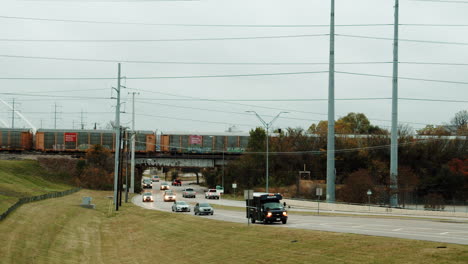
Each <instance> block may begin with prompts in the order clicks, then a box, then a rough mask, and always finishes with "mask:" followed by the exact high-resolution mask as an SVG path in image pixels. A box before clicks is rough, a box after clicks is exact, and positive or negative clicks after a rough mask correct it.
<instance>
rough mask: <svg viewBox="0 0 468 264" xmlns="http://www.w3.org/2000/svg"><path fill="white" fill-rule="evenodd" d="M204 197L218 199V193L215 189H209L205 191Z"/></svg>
mask: <svg viewBox="0 0 468 264" xmlns="http://www.w3.org/2000/svg"><path fill="white" fill-rule="evenodd" d="M205 199H218V200H219V193H218V191H217V190H216V189H209V190H208V191H207V192H206V193H205Z"/></svg>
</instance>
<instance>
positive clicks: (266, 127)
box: [246, 111, 289, 192]
mask: <svg viewBox="0 0 468 264" xmlns="http://www.w3.org/2000/svg"><path fill="white" fill-rule="evenodd" d="M246 112H247V113H254V114H255V115H256V116H257V117H258V119H259V120H260V122H262V124H263V126H264V127H265V129H266V169H265V170H266V176H265V177H266V179H265V182H266V184H265V192H268V130H269V129H270V126H271V125H272V124H273V122H275V121H276V119H278V117H279V116H280V115H281V114H286V113H289V112H279V113H278V114H277V115H276V116H275V117H274V118H273V119H272V120H271V121H270V122H269V123H267V122H265V120H263V118H262V117H261V116H260V115H259V114H257V112H255V111H246Z"/></svg>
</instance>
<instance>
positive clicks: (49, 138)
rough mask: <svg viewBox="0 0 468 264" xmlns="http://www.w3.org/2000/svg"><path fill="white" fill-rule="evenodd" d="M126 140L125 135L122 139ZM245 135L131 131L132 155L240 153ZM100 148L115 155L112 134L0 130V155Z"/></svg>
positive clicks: (243, 147)
mask: <svg viewBox="0 0 468 264" xmlns="http://www.w3.org/2000/svg"><path fill="white" fill-rule="evenodd" d="M124 138H125V139H128V138H130V135H129V134H125V135H124ZM248 141H249V134H248V133H237V132H226V133H201V134H196V135H194V134H187V133H180V132H170V133H160V134H157V133H156V132H155V131H135V152H139V153H154V152H162V153H242V152H244V151H245V149H246V148H247V144H248ZM96 144H100V145H102V146H104V147H105V148H107V149H109V150H111V151H115V131H114V130H77V129H68V130H67V129H38V130H37V131H36V133H33V132H32V130H30V129H16V128H0V151H10V152H19V151H39V152H86V150H88V149H90V148H91V147H92V146H93V145H96Z"/></svg>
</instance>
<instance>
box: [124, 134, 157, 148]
mask: <svg viewBox="0 0 468 264" xmlns="http://www.w3.org/2000/svg"><path fill="white" fill-rule="evenodd" d="M128 137H129V138H130V136H128ZM155 151H156V134H155V133H154V131H135V152H140V153H148V152H155Z"/></svg>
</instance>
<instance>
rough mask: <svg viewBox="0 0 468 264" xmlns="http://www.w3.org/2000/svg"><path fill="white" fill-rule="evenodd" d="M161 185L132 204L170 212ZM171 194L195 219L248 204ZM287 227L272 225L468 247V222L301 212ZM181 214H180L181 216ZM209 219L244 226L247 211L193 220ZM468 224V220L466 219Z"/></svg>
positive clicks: (292, 216) (199, 194)
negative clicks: (209, 210) (149, 197)
mask: <svg viewBox="0 0 468 264" xmlns="http://www.w3.org/2000/svg"><path fill="white" fill-rule="evenodd" d="M159 186H160V183H153V189H152V190H151V189H145V191H150V190H151V192H152V193H153V197H154V202H146V203H143V202H142V200H141V196H140V195H137V196H135V197H134V198H133V200H132V202H133V203H134V204H136V205H138V206H141V207H143V208H146V209H153V210H161V211H171V206H172V202H164V201H163V197H162V194H163V193H164V191H160V190H159ZM187 187H191V188H194V189H195V190H196V191H197V197H196V198H182V190H183V189H185V188H187ZM171 188H172V190H174V191H175V193H176V194H177V200H184V201H186V202H188V203H190V204H191V205H192V206H191V207H192V211H191V212H190V213H188V212H187V213H183V214H191V215H193V206H194V205H195V203H197V202H208V203H211V204H219V205H226V206H235V207H244V206H245V202H242V201H233V200H223V199H220V200H207V199H205V198H204V193H203V189H204V188H201V187H199V186H197V185H184V186H181V187H179V186H171ZM291 212H293V213H291V214H290V215H289V219H288V223H287V224H286V225H283V224H281V223H277V224H271V226H275V227H281V228H300V229H311V230H321V231H332V232H344V233H355V234H365V235H374V236H387V237H398V238H408V239H417V240H428V241H436V242H446V243H455V244H464V245H468V223H467V222H455V221H453V222H441V221H437V220H433V219H420V218H414V219H408V218H402V219H398V218H379V217H375V218H371V217H359V216H358V215H356V216H352V217H351V216H317V215H311V214H301V212H300V211H296V212H294V210H291ZM179 214H180V213H179ZM194 217H206V218H210V219H214V220H221V221H230V222H237V223H245V224H246V225H247V219H246V217H245V212H244V211H235V210H220V209H215V213H214V215H209V216H194ZM465 220H466V219H465Z"/></svg>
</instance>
